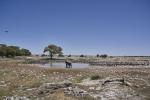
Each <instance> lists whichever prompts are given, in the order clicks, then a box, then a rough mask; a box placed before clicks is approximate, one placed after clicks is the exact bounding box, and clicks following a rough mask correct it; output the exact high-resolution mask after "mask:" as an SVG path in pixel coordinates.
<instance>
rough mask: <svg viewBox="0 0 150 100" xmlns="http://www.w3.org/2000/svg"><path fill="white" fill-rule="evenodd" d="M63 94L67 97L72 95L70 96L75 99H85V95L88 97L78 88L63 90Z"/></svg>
mask: <svg viewBox="0 0 150 100" xmlns="http://www.w3.org/2000/svg"><path fill="white" fill-rule="evenodd" d="M64 93H65V94H67V95H72V96H75V97H85V96H86V95H88V93H87V92H86V91H84V90H82V89H80V88H78V87H75V88H73V87H68V88H65V91H64Z"/></svg>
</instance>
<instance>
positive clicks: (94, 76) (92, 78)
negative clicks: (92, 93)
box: [91, 75, 101, 80]
mask: <svg viewBox="0 0 150 100" xmlns="http://www.w3.org/2000/svg"><path fill="white" fill-rule="evenodd" d="M100 78H101V77H100V76H99V75H93V76H91V80H98V79H100Z"/></svg>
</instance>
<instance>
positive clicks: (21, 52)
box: [20, 48, 31, 56]
mask: <svg viewBox="0 0 150 100" xmlns="http://www.w3.org/2000/svg"><path fill="white" fill-rule="evenodd" d="M20 54H21V55H23V56H30V55H31V52H30V51H29V50H27V49H24V48H23V49H21V50H20Z"/></svg>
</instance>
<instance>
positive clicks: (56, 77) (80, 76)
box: [0, 61, 150, 100]
mask: <svg viewBox="0 0 150 100" xmlns="http://www.w3.org/2000/svg"><path fill="white" fill-rule="evenodd" d="M93 76H98V79H99V80H100V79H105V78H108V77H109V78H113V77H117V78H120V77H121V78H124V79H125V80H126V81H128V82H130V83H132V87H131V88H132V89H133V90H135V91H136V94H137V95H142V96H143V97H144V99H145V100H149V99H150V95H149V94H150V86H149V84H150V68H127V67H126V68H121V67H109V68H106V67H101V68H96V67H95V68H93V67H91V68H89V69H56V68H55V69H52V68H51V69H50V68H42V67H37V66H33V65H32V66H31V65H26V64H21V63H18V62H14V61H13V62H8V61H1V62H0V99H4V98H5V96H14V95H15V96H16V95H17V96H27V97H28V96H29V95H30V94H32V96H30V98H31V99H36V98H37V97H34V96H33V95H34V93H32V92H31V93H27V90H29V89H34V88H38V87H40V86H41V85H42V84H44V83H52V82H62V81H64V80H69V81H71V82H73V83H74V84H77V86H78V87H80V88H81V89H85V90H86V91H91V90H90V89H89V88H90V87H89V86H88V87H86V86H84V85H79V84H78V83H82V80H84V79H87V78H91V77H93ZM38 98H40V99H43V100H78V99H79V100H80V99H83V100H92V98H91V97H84V98H76V97H73V96H68V95H65V94H64V92H63V91H62V90H61V89H59V90H57V91H55V92H54V93H47V94H42V95H38Z"/></svg>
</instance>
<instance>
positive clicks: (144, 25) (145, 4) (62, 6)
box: [0, 0, 150, 56]
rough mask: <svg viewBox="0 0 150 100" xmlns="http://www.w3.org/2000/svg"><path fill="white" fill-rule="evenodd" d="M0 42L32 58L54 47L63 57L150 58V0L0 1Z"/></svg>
mask: <svg viewBox="0 0 150 100" xmlns="http://www.w3.org/2000/svg"><path fill="white" fill-rule="evenodd" d="M6 31H8V32H6ZM0 43H1V44H2V43H3V44H7V45H17V46H20V47H23V48H27V49H29V50H30V51H31V52H32V53H33V54H42V53H43V49H44V47H46V46H47V45H49V44H56V45H58V46H61V47H62V48H63V52H64V54H72V55H73V54H79V55H80V54H88V55H96V54H108V55H119V56H126V55H141V56H146V55H148V56H150V0H0Z"/></svg>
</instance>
